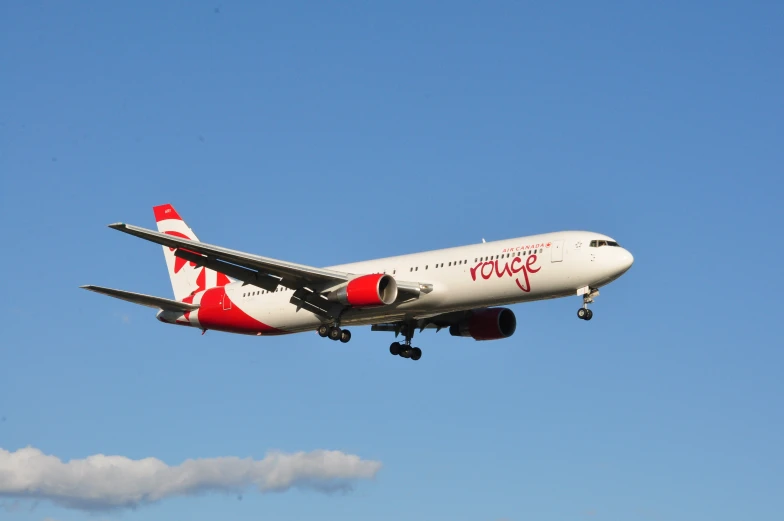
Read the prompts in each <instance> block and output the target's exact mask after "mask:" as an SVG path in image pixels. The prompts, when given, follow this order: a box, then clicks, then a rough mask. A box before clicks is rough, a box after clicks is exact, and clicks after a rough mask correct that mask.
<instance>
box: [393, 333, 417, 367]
mask: <svg viewBox="0 0 784 521" xmlns="http://www.w3.org/2000/svg"><path fill="white" fill-rule="evenodd" d="M404 333H405V336H406V340H405V342H404V343H402V344H401V343H400V342H392V344H391V345H390V346H389V353H390V354H391V355H392V356H400V357H401V358H410V359H411V360H419V359H420V358H422V350H421V349H419V348H418V347H412V346H411V339H412V338H413V337H414V330H413V328H411V327H410V326H406V327H405V330H404Z"/></svg>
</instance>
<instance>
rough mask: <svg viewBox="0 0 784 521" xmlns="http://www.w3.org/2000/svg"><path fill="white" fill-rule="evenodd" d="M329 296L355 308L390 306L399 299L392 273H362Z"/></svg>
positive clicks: (328, 296)
mask: <svg viewBox="0 0 784 521" xmlns="http://www.w3.org/2000/svg"><path fill="white" fill-rule="evenodd" d="M327 298H329V300H333V301H337V302H340V303H341V304H343V305H346V306H351V307H354V308H370V307H377V306H388V305H389V304H392V303H393V302H394V301H395V300H397V282H395V278H394V277H393V276H392V275H385V274H382V273H374V274H372V275H362V276H361V277H357V278H355V279H352V280H350V281H348V284H346V285H345V286H342V287H340V288H338V289H336V290H335V291H332V292H330V293H329V295H327Z"/></svg>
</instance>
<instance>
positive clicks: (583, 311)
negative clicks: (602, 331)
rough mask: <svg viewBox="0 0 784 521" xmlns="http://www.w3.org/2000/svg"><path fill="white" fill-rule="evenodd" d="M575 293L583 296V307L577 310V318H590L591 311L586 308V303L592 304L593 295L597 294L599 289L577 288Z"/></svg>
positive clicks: (591, 316) (596, 295)
mask: <svg viewBox="0 0 784 521" xmlns="http://www.w3.org/2000/svg"><path fill="white" fill-rule="evenodd" d="M577 294H578V295H582V296H583V307H581V308H580V309H578V310H577V318H580V319H582V320H591V319H592V318H593V311H591V310H590V309H588V304H593V299H594V297H598V296H599V290H598V289H595V288H590V287H585V288H581V289H578V290H577Z"/></svg>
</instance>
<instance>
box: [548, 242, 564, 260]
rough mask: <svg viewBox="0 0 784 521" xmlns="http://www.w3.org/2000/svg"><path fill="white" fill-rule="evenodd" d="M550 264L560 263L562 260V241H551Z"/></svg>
mask: <svg viewBox="0 0 784 521" xmlns="http://www.w3.org/2000/svg"><path fill="white" fill-rule="evenodd" d="M550 255H552V257H551V262H561V261H562V260H563V241H553V245H552V246H550Z"/></svg>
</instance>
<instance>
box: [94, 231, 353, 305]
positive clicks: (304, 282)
mask: <svg viewBox="0 0 784 521" xmlns="http://www.w3.org/2000/svg"><path fill="white" fill-rule="evenodd" d="M109 227H110V228H114V229H115V230H119V231H121V232H124V233H127V234H130V235H135V236H136V237H141V238H142V239H146V240H148V241H151V242H154V243H157V244H160V245H162V246H168V247H169V248H174V249H175V250H176V251H175V255H177V256H178V257H182V258H184V259H186V260H189V261H192V262H195V263H197V264H200V265H203V266H205V267H207V268H209V269H214V270H215V271H219V272H221V273H225V274H226V275H228V276H230V277H234V278H237V279H239V280H241V281H243V282H246V283H249V284H253V285H256V286H259V287H261V288H263V289H266V290H268V291H274V289H275V288H276V287H277V286H278V284H282V285H283V286H286V287H287V288H292V289H298V288H301V287H306V286H307V287H313V286H316V287H322V286H329V285H334V284H339V283H342V282H346V281H347V280H349V278H350V277H349V274H348V273H344V272H340V271H332V270H326V269H322V268H315V267H312V266H305V265H303V264H296V263H294V262H287V261H282V260H277V259H271V258H269V257H262V256H260V255H253V254H250V253H244V252H241V251H237V250H230V249H228V248H223V247H220V246H214V245H212V244H207V243H204V242H195V241H190V240H188V239H182V238H179V237H175V236H173V235H168V234H165V233H160V232H155V231H152V230H147V229H145V228H140V227H138V226H132V225H130V224H124V223H116V224H110V225H109ZM205 257H206V258H205Z"/></svg>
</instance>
